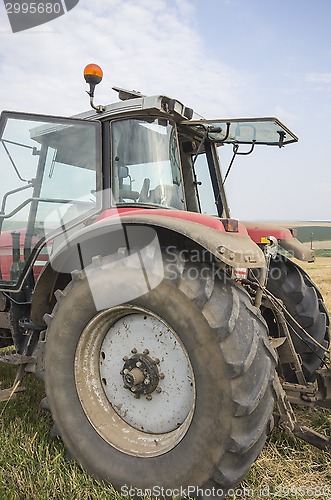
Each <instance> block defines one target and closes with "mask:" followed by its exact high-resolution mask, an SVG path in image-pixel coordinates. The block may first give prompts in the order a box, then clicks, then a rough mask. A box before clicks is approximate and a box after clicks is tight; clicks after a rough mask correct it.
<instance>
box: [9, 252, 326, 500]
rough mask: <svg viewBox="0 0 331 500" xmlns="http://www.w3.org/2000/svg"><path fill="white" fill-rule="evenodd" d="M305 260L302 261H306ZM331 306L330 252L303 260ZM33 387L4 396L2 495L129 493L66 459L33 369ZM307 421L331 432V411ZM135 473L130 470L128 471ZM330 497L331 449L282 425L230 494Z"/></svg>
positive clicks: (115, 499)
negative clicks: (8, 398) (312, 260)
mask: <svg viewBox="0 0 331 500" xmlns="http://www.w3.org/2000/svg"><path fill="white" fill-rule="evenodd" d="M300 265H302V263H300ZM303 267H304V268H305V269H306V270H307V272H308V274H309V275H310V276H311V278H312V279H313V281H315V283H316V284H317V285H318V287H319V288H320V290H321V293H322V294H323V296H324V299H325V302H326V305H327V307H328V309H329V311H330V310H331V259H330V258H320V259H317V260H316V262H315V263H313V264H304V265H303ZM14 375H15V370H14V369H13V368H12V367H10V366H4V365H0V381H1V382H0V384H1V385H0V388H7V387H9V386H10V385H11V384H12V383H13V380H14ZM25 386H26V392H24V393H22V394H20V395H18V396H17V397H16V398H15V399H13V400H12V401H10V402H8V403H6V404H5V403H0V498H1V499H2V500H22V499H36V500H44V499H59V500H60V499H66V500H71V499H72V500H74V499H75V500H76V499H82V500H85V499H86V500H87V499H88V500H91V499H98V500H99V499H100V500H103V499H108V500H109V499H111V500H119V499H121V498H127V497H122V496H121V495H120V494H119V493H117V492H116V491H115V490H114V489H113V488H112V487H111V486H108V485H103V484H101V483H98V482H97V481H95V480H94V479H93V478H92V477H90V476H89V475H88V474H86V473H85V472H84V471H82V470H81V469H80V468H79V466H78V465H77V464H76V463H75V462H73V461H71V460H68V459H67V458H66V451H65V448H64V446H63V444H62V442H61V441H60V440H58V439H52V438H51V437H50V429H51V427H52V419H51V417H50V415H49V413H47V412H45V411H44V410H42V409H41V407H40V401H41V399H42V398H43V397H44V388H43V384H42V383H41V382H40V381H38V380H37V379H36V378H35V377H34V376H33V375H27V377H26V380H25ZM297 415H298V418H299V419H300V421H303V422H304V423H306V425H309V426H312V427H314V428H315V429H316V430H318V431H319V432H322V433H324V434H327V435H329V436H330V435H331V412H330V411H328V410H321V409H308V410H307V409H300V410H298V412H297ZM128 477H129V474H128ZM275 495H277V497H278V498H295V499H306V498H314V499H315V498H323V499H331V453H328V452H323V451H320V450H317V449H316V448H313V447H312V446H310V445H308V444H306V443H304V442H302V441H300V440H299V439H296V438H294V437H291V436H289V435H287V434H285V433H284V432H282V431H279V430H275V431H273V433H272V435H271V436H270V438H269V440H268V443H267V445H266V446H265V448H264V450H263V451H262V454H261V455H260V457H259V458H258V459H257V460H256V462H255V463H254V464H253V466H252V468H251V471H250V473H249V475H248V476H247V477H246V479H245V481H243V483H242V484H241V485H240V486H238V488H237V489H236V492H234V493H233V495H231V496H230V498H256V499H258V498H274V497H275Z"/></svg>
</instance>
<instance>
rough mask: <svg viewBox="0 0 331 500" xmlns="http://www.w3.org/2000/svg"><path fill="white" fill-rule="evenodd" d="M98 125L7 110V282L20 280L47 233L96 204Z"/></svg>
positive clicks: (2, 237) (2, 216)
mask: <svg viewBox="0 0 331 500" xmlns="http://www.w3.org/2000/svg"><path fill="white" fill-rule="evenodd" d="M98 127H99V124H97V123H93V122H82V121H80V120H70V119H55V118H54V119H52V118H50V117H47V118H46V117H41V116H39V117H37V116H35V115H34V116H33V115H25V114H18V113H3V114H2V115H1V120H0V165H1V176H2V177H1V179H2V180H1V183H0V204H1V209H0V271H1V276H0V280H1V281H0V284H1V285H6V284H8V285H15V283H16V282H17V281H18V279H19V277H20V275H21V272H22V270H23V268H24V265H25V262H26V260H27V258H28V257H29V255H30V253H31V251H32V250H33V248H34V246H35V245H36V243H37V242H38V241H40V239H41V238H43V237H45V236H47V235H48V234H49V233H51V232H53V231H56V230H57V229H58V228H60V227H61V228H63V227H67V226H68V225H69V227H70V226H72V221H73V220H75V219H77V218H78V217H82V216H83V215H84V214H86V213H87V212H89V211H91V210H95V207H96V198H95V195H93V194H92V193H95V191H96V190H98V182H99V180H98V179H97V169H99V170H100V169H101V167H100V161H101V159H100V154H99V150H100V145H99V139H98V135H99V134H98ZM98 177H99V176H98ZM13 247H16V250H18V248H19V252H18V251H16V252H13ZM17 247H18V248H17ZM13 255H16V257H15V259H16V260H17V261H18V262H14V264H15V265H13ZM39 264H40V263H39Z"/></svg>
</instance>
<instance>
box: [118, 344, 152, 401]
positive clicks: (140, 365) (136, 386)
mask: <svg viewBox="0 0 331 500" xmlns="http://www.w3.org/2000/svg"><path fill="white" fill-rule="evenodd" d="M131 352H132V351H131ZM147 352H149V351H148V350H147V349H146V350H145V352H144V353H142V354H139V353H138V354H134V355H133V356H132V357H131V358H127V357H124V358H123V360H124V361H125V363H124V365H123V368H122V370H121V372H120V373H121V375H122V377H123V382H124V387H125V389H128V390H129V391H131V392H132V393H134V394H135V396H139V397H140V396H141V395H146V394H151V393H152V392H154V391H155V389H156V388H157V386H158V385H159V381H160V374H159V370H158V368H157V365H158V363H159V360H158V359H152V358H151V357H150V356H148V354H147Z"/></svg>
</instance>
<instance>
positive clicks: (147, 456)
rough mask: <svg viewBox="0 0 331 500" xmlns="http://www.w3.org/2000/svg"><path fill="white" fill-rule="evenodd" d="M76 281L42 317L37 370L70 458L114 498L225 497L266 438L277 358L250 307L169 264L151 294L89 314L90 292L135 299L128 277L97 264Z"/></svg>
mask: <svg viewBox="0 0 331 500" xmlns="http://www.w3.org/2000/svg"><path fill="white" fill-rule="evenodd" d="M74 278H75V280H74V281H73V282H71V283H70V284H69V285H68V287H67V288H66V289H65V290H64V292H63V293H62V292H61V293H60V292H58V293H57V299H58V302H57V305H56V307H55V310H54V312H53V314H52V315H51V316H50V317H49V318H48V320H49V321H48V323H49V326H48V333H47V349H46V362H45V383H46V394H47V399H48V403H49V406H50V409H51V412H52V415H53V419H54V422H55V424H56V427H57V428H58V430H59V434H60V435H61V437H62V439H63V441H64V442H65V444H66V446H67V447H68V449H69V451H70V453H71V454H72V456H73V457H74V458H75V459H76V460H77V461H78V462H79V463H80V464H81V465H82V466H83V467H84V468H85V469H87V471H88V472H89V473H90V474H92V475H94V476H95V477H98V478H99V479H102V480H107V481H109V482H111V483H112V484H113V485H114V486H115V487H116V488H117V489H119V490H121V491H122V493H125V491H127V490H125V489H124V490H123V486H124V485H133V486H134V487H136V488H138V489H139V490H144V489H148V488H149V489H150V488H153V487H161V486H162V488H164V490H163V492H164V491H165V490H168V493H167V495H166V496H171V495H170V494H169V491H170V490H177V496H184V494H185V492H186V493H187V491H188V490H187V487H188V486H193V485H194V486H196V487H197V486H199V487H200V488H202V489H203V488H208V489H209V490H211V489H212V488H213V487H214V488H215V490H214V491H215V492H216V490H218V491H217V494H216V493H215V497H216V498H222V497H223V496H224V495H225V494H226V492H227V491H228V489H229V488H233V487H234V486H236V485H237V484H238V483H239V482H240V481H241V480H242V479H243V478H244V477H245V475H246V474H247V472H248V470H249V468H250V466H251V464H252V462H253V461H254V460H255V459H256V458H257V456H258V455H259V454H260V452H261V449H262V447H263V445H264V443H265V440H266V437H267V434H268V432H269V431H270V429H271V427H272V414H273V407H274V390H273V377H274V368H275V358H274V353H273V351H271V350H270V348H269V343H268V339H267V335H266V332H267V328H266V324H265V322H264V321H263V319H262V318H261V317H260V315H259V313H258V312H257V311H256V309H255V308H254V307H253V306H252V304H251V300H250V298H249V296H248V295H247V294H246V292H245V291H244V290H243V289H242V288H241V287H239V286H238V285H236V284H235V283H234V282H231V281H229V280H224V281H223V282H222V281H221V280H220V279H219V277H217V276H214V275H213V273H212V272H211V269H210V268H207V267H202V266H200V265H192V264H187V263H186V265H185V266H181V265H178V266H177V265H174V264H172V266H171V272H170V267H169V266H167V265H166V263H165V278H164V280H163V281H162V283H161V284H160V285H158V286H157V287H156V288H154V289H153V290H151V291H149V292H148V293H146V294H145V295H143V296H140V297H138V298H136V299H134V300H130V302H129V303H124V304H121V305H117V306H112V307H109V308H105V309H103V310H101V311H97V310H96V308H95V304H94V301H93V297H92V294H91V291H90V290H91V289H94V287H97V289H99V290H100V289H102V290H103V294H104V296H107V294H111V293H113V291H114V289H115V290H117V289H118V290H119V289H120V287H125V286H130V287H132V288H134V287H135V283H136V282H137V279H138V274H137V272H136V270H135V269H128V268H125V269H121V270H118V271H114V270H112V271H111V272H109V270H107V266H104V265H103V263H101V264H100V268H99V269H95V270H94V272H93V273H92V274H90V275H89V277H88V279H87V276H86V274H85V273H81V274H77V273H75V274H74ZM181 488H182V489H181ZM185 489H186V490H185ZM152 491H153V492H154V493H153V494H154V495H155V496H157V495H161V493H160V491H158V492H157V491H156V490H155V489H154V490H152ZM178 492H182V495H181V494H178ZM189 493H190V494H191V496H194V495H195V493H194V491H192V490H191V491H189ZM163 494H164V493H163ZM203 496H204V495H202V497H203Z"/></svg>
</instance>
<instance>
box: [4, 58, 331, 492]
mask: <svg viewBox="0 0 331 500" xmlns="http://www.w3.org/2000/svg"><path fill="white" fill-rule="evenodd" d="M84 76H85V80H86V82H87V84H88V85H89V90H88V94H89V96H90V104H91V109H90V110H89V111H87V112H85V113H82V114H80V115H77V116H74V117H71V118H62V117H56V116H46V115H37V114H27V113H18V112H8V111H4V112H3V113H2V114H1V119H0V165H1V175H2V181H1V191H2V192H1V195H0V200H1V209H0V210H1V211H0V273H1V274H0V347H1V348H2V349H1V352H0V355H1V361H2V362H5V363H11V364H13V365H16V366H17V375H16V378H15V381H14V383H13V386H12V387H10V388H8V389H2V390H1V391H0V401H7V400H9V399H10V398H13V397H17V395H18V393H19V392H20V391H22V390H24V386H23V382H24V376H25V374H26V373H27V372H28V373H34V374H35V375H36V376H37V377H38V378H40V379H42V380H43V381H44V385H45V393H46V397H45V399H44V400H43V401H42V404H43V406H44V407H45V408H47V409H48V410H49V411H50V412H51V415H52V418H53V422H54V426H53V434H55V435H57V436H58V437H59V438H61V439H62V440H63V442H64V444H65V446H66V447H67V449H68V452H69V453H70V455H71V456H72V457H73V458H74V459H75V460H76V461H77V462H78V463H79V464H80V465H81V466H82V468H84V469H85V470H86V471H87V472H88V473H90V474H91V475H92V476H94V477H95V478H98V479H100V480H102V481H106V482H109V483H111V484H112V485H113V486H114V487H115V488H117V489H118V490H119V491H122V492H123V491H124V490H123V487H124V486H126V487H132V488H135V491H140V492H146V491H152V492H153V491H155V490H153V488H155V487H156V486H158V487H159V488H162V492H164V494H163V496H165V497H171V496H172V495H171V494H170V493H169V492H177V493H176V494H177V496H178V497H180V496H182V497H184V496H188V495H187V492H188V491H189V493H190V495H191V496H196V497H198V498H212V497H215V498H223V497H225V496H226V495H227V493H228V492H229V490H230V489H231V488H234V487H236V486H237V485H238V484H239V483H240V482H241V481H242V480H243V479H244V478H245V476H246V475H247V473H248V471H249V469H250V467H251V465H252V463H253V462H254V461H255V460H256V458H257V457H258V456H259V454H260V453H261V450H262V448H263V446H264V445H265V442H266V439H267V437H268V435H269V434H270V432H271V431H272V429H273V427H274V426H278V427H281V428H283V429H285V430H286V431H287V432H288V433H290V434H292V435H296V436H298V437H299V438H302V439H304V440H306V441H308V442H309V443H311V444H312V445H315V446H317V447H319V448H322V449H330V448H331V444H330V443H331V442H330V440H329V438H328V437H327V436H323V435H321V434H320V433H318V432H316V431H315V430H313V429H311V428H309V427H307V426H304V425H303V424H302V423H301V422H300V421H298V419H297V417H296V415H295V411H294V410H295V408H296V407H297V406H306V407H315V406H321V407H324V408H330V407H331V371H330V361H329V342H330V337H329V316H328V312H327V309H326V306H325V304H324V302H323V297H322V296H321V293H320V291H319V290H318V288H317V287H316V286H315V284H314V283H313V282H312V280H311V279H310V277H309V276H308V274H307V273H306V272H305V271H304V270H303V269H301V268H300V266H299V265H298V264H297V260H302V261H313V260H314V255H313V252H312V251H311V249H309V248H307V247H306V246H305V245H303V244H302V243H300V242H299V241H298V240H297V239H296V234H295V231H294V230H293V229H290V228H286V227H279V226H278V225H272V224H265V223H253V222H249V223H248V222H247V223H244V222H240V221H238V220H235V219H233V218H231V216H230V211H229V207H228V203H227V198H226V194H225V188H224V182H225V179H226V177H227V175H228V173H229V172H230V169H231V168H232V165H233V162H234V160H235V158H236V156H237V155H240V154H250V153H252V152H253V151H254V149H255V148H257V147H260V146H263V145H269V146H275V147H276V148H282V147H285V146H287V145H289V144H291V143H295V142H296V141H297V140H298V139H297V137H296V136H295V135H294V134H293V133H292V132H291V131H290V130H289V129H288V128H287V127H286V126H285V125H284V124H283V123H282V122H281V121H279V120H278V119H277V118H253V119H248V118H243V119H238V118H236V119H214V120H206V119H204V118H202V117H201V116H200V115H198V114H197V113H195V112H194V111H193V110H192V109H191V108H189V107H187V106H185V105H184V104H183V103H181V102H179V101H178V100H176V99H173V98H169V97H167V96H163V95H159V96H145V95H143V94H141V93H140V92H137V91H129V90H126V89H122V88H118V87H114V90H115V92H117V94H118V101H117V102H114V103H112V104H110V105H107V106H104V105H96V104H95V102H94V92H95V86H96V85H97V84H98V83H100V82H101V79H102V76H103V75H102V70H101V68H100V67H99V66H97V65H94V64H91V65H88V66H86V68H85V71H84ZM224 147H230V148H232V150H233V156H232V160H231V162H230V165H229V168H228V170H227V172H226V174H225V175H224V174H223V172H222V170H221V168H220V162H219V156H221V154H222V148H224ZM293 257H295V260H294V259H293ZM159 491H160V490H159ZM211 492H213V493H212V494H211ZM152 496H153V494H152Z"/></svg>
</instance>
